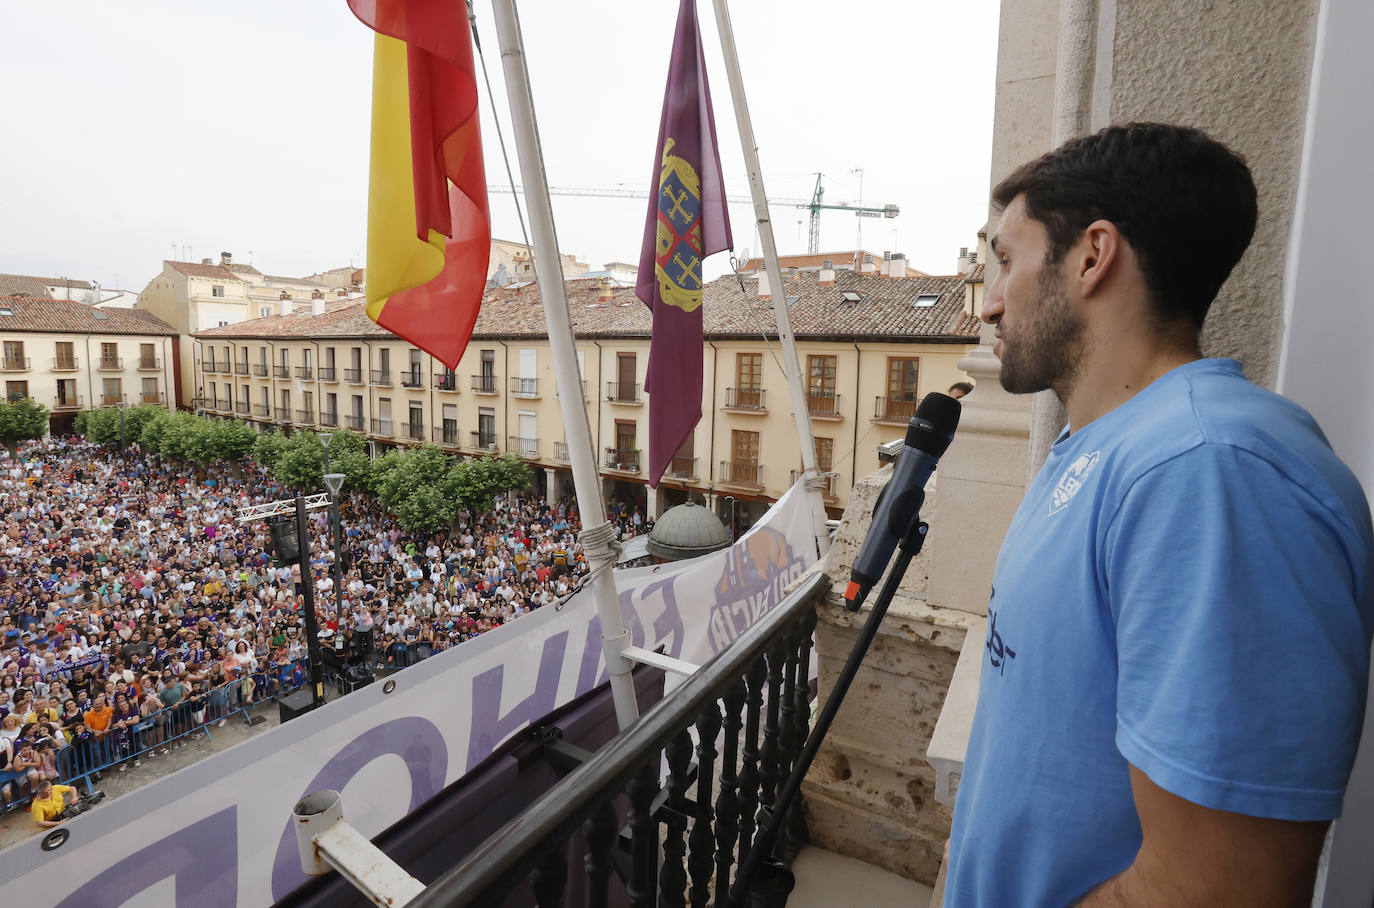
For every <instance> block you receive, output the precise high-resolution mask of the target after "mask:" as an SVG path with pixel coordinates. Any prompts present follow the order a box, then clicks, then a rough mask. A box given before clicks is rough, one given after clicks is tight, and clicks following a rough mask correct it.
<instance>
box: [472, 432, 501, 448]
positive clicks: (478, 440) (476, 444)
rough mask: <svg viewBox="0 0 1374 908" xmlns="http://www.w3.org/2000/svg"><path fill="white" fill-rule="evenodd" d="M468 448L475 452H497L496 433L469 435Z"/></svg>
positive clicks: (474, 433)
mask: <svg viewBox="0 0 1374 908" xmlns="http://www.w3.org/2000/svg"><path fill="white" fill-rule="evenodd" d="M468 447H469V448H471V449H472V450H474V451H487V452H489V453H490V452H493V451H495V450H496V448H497V445H496V433H495V432H481V431H478V432H470V433H468Z"/></svg>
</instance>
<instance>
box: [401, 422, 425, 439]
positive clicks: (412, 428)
mask: <svg viewBox="0 0 1374 908" xmlns="http://www.w3.org/2000/svg"><path fill="white" fill-rule="evenodd" d="M401 437H402V438H406V439H409V440H410V441H424V440H425V424H424V423H423V422H403V423H401Z"/></svg>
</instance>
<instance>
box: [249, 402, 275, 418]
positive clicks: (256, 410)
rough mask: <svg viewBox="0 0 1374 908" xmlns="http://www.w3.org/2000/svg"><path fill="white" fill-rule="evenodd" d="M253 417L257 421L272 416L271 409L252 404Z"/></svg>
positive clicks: (262, 405)
mask: <svg viewBox="0 0 1374 908" xmlns="http://www.w3.org/2000/svg"><path fill="white" fill-rule="evenodd" d="M253 415H254V416H256V417H257V418H258V419H267V418H268V417H269V416H271V415H272V408H271V407H269V406H267V404H253Z"/></svg>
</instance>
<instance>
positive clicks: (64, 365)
mask: <svg viewBox="0 0 1374 908" xmlns="http://www.w3.org/2000/svg"><path fill="white" fill-rule="evenodd" d="M80 369H81V359H80V357H76V356H56V357H53V361H52V370H53V371H54V372H77V371H80Z"/></svg>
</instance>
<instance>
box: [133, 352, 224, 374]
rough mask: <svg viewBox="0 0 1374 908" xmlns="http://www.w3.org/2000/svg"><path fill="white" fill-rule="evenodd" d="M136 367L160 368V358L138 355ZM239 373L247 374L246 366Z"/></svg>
mask: <svg viewBox="0 0 1374 908" xmlns="http://www.w3.org/2000/svg"><path fill="white" fill-rule="evenodd" d="M138 368H139V369H141V370H143V371H145V372H149V371H152V370H154V369H161V368H162V360H160V359H158V358H157V357H156V356H140V357H139V358H138ZM239 374H241V375H247V374H248V367H247V366H244V367H243V372H241V373H239Z"/></svg>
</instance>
